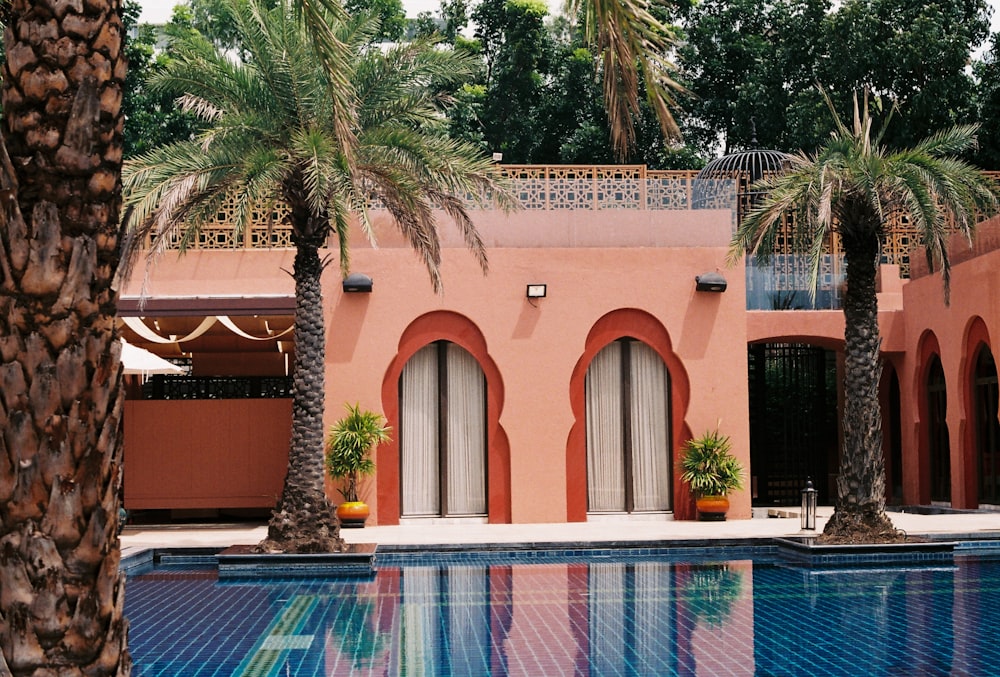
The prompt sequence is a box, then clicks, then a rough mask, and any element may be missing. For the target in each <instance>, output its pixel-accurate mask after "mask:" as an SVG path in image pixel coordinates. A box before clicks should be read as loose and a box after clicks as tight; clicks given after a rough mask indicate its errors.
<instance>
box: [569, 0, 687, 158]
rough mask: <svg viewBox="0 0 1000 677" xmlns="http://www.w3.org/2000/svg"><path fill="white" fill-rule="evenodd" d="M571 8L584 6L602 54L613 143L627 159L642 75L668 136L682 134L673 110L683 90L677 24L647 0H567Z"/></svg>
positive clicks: (574, 11) (592, 41)
mask: <svg viewBox="0 0 1000 677" xmlns="http://www.w3.org/2000/svg"><path fill="white" fill-rule="evenodd" d="M566 11H567V13H568V14H569V15H570V16H578V15H579V14H580V12H581V11H582V13H583V17H584V29H585V31H584V33H585V36H586V39H587V43H588V44H589V45H591V46H592V47H594V48H595V49H596V50H597V54H598V57H599V58H600V61H601V65H602V67H603V68H602V70H603V72H602V75H603V81H604V105H605V108H606V109H607V112H608V121H609V122H610V126H611V145H612V146H613V147H614V149H615V153H616V154H617V155H618V157H619V158H620V159H625V158H626V157H627V155H628V152H629V150H630V149H631V148H632V146H633V145H634V143H635V125H634V119H635V117H636V116H637V115H638V114H639V90H640V87H639V79H640V77H641V78H642V79H643V84H644V85H645V88H646V100H647V101H648V102H649V105H650V106H651V107H652V109H653V111H654V112H655V113H656V118H657V120H659V122H660V129H661V131H662V132H663V136H664V138H665V139H668V140H670V139H678V138H680V130H679V129H678V127H677V123H676V121H675V120H674V118H673V115H672V114H671V111H670V109H671V108H672V107H673V106H674V93H675V92H682V91H683V87H681V85H680V84H679V83H678V82H677V81H676V80H674V79H673V78H672V77H671V73H674V72H675V71H676V70H677V68H676V66H675V65H674V64H673V63H672V62H671V61H670V58H669V55H670V52H671V51H672V50H673V48H674V46H675V44H676V37H675V35H674V31H673V29H671V28H670V27H668V26H665V25H664V24H663V23H662V22H660V21H659V20H658V19H656V17H654V16H653V14H652V13H651V12H650V8H649V3H648V2H647V1H646V0H566Z"/></svg>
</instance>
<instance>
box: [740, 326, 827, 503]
mask: <svg viewBox="0 0 1000 677" xmlns="http://www.w3.org/2000/svg"><path fill="white" fill-rule="evenodd" d="M748 351H749V353H748V370H749V381H750V382H749V388H750V467H751V469H752V473H753V474H752V478H751V481H752V487H751V488H752V489H753V491H754V493H753V501H754V504H755V505H759V506H775V505H798V504H799V503H800V502H801V500H802V493H801V492H802V489H803V488H804V487H805V486H806V481H807V479H809V478H812V480H813V485H814V486H815V487H816V489H817V490H818V491H819V496H818V498H819V501H820V502H822V503H827V502H830V501H831V500H832V498H833V496H832V495H831V489H830V486H829V482H828V477H829V472H830V468H836V459H837V439H838V427H837V359H836V354H835V353H834V352H833V351H831V350H826V349H824V348H821V347H819V346H813V345H808V344H802V343H754V344H751V345H750V346H749V348H748Z"/></svg>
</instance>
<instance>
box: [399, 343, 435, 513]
mask: <svg viewBox="0 0 1000 677" xmlns="http://www.w3.org/2000/svg"><path fill="white" fill-rule="evenodd" d="M437 363H438V360H437V347H436V346H434V345H429V346H426V347H424V348H421V349H420V350H419V351H417V353H416V354H415V355H414V356H413V357H411V358H410V361H409V362H407V363H406V366H405V367H403V375H402V377H401V380H402V388H401V390H402V393H401V399H402V406H401V407H400V412H399V448H400V454H401V456H402V468H401V473H402V483H403V487H402V489H403V506H402V514H403V515H404V516H407V517H416V516H421V515H423V516H427V515H437V514H439V513H440V510H441V508H440V506H441V502H440V500H439V487H440V480H439V475H438V466H439V463H438V421H439V418H438V408H439V407H438V401H439V397H438V368H437Z"/></svg>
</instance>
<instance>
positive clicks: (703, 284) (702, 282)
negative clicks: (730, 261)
mask: <svg viewBox="0 0 1000 677" xmlns="http://www.w3.org/2000/svg"><path fill="white" fill-rule="evenodd" d="M694 282H695V285H694V288H695V291H714V292H724V291H726V278H724V277H722V274H721V273H715V272H712V273H705V274H704V275H696V276H695V278H694Z"/></svg>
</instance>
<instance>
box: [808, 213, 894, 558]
mask: <svg viewBox="0 0 1000 677" xmlns="http://www.w3.org/2000/svg"><path fill="white" fill-rule="evenodd" d="M850 223H853V224H855V225H856V226H858V227H855V228H854V229H851V230H846V231H845V232H843V233H842V241H843V246H844V255H845V258H846V262H847V290H846V292H845V294H844V320H845V329H844V412H843V435H844V442H843V444H844V447H843V449H842V450H841V454H840V473H839V475H838V477H837V501H836V505H835V510H834V514H833V516H832V517H831V518H830V520H829V521H828V522H827V525H826V527H825V529H824V531H823V538H824V539H826V540H828V541H833V540H836V541H841V542H843V541H858V542H861V541H864V542H876V541H892V540H897V539H898V537H899V535H898V534H897V532H896V530H895V529H894V528H893V526H892V522H890V521H889V518H888V516H887V515H886V514H885V461H884V458H883V455H882V414H881V410H880V408H879V399H878V386H879V377H880V376H881V371H882V369H881V363H880V361H879V344H880V342H881V339H880V337H879V328H878V300H877V297H876V295H875V274H876V262H877V261H878V255H879V252H880V245H879V239H878V232H879V231H878V221H877V219H876V217H875V216H874V215H873V214H868V213H866V212H864V211H862V213H860V214H854V215H853V220H852V221H850Z"/></svg>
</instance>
